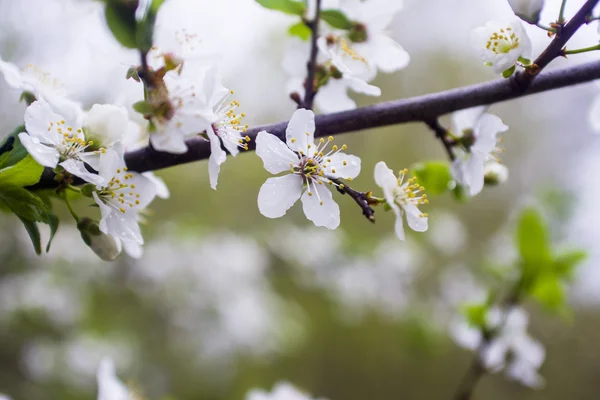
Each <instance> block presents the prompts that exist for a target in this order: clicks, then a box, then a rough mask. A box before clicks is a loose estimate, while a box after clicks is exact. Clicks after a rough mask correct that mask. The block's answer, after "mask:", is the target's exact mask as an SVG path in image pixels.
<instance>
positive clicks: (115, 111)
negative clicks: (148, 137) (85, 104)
mask: <svg viewBox="0 0 600 400" xmlns="http://www.w3.org/2000/svg"><path fill="white" fill-rule="evenodd" d="M128 128H129V117H128V116H127V110H126V109H125V107H121V106H116V105H112V104H94V105H93V106H92V108H91V109H90V111H88V112H87V113H86V114H85V117H84V120H83V133H84V135H85V140H86V141H92V142H93V144H94V146H95V147H96V148H98V147H104V148H109V147H112V146H113V145H114V144H115V143H117V142H121V141H123V138H124V137H125V135H126V134H127V130H128Z"/></svg>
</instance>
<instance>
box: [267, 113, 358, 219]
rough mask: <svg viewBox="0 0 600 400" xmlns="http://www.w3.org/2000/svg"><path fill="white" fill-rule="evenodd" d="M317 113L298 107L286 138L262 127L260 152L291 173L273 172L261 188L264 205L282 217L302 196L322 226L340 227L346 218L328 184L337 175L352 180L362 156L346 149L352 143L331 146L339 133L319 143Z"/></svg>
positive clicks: (272, 168)
mask: <svg viewBox="0 0 600 400" xmlns="http://www.w3.org/2000/svg"><path fill="white" fill-rule="evenodd" d="M314 135H315V115H314V113H313V112H312V111H310V110H305V109H299V110H296V112H294V115H293V116H292V119H291V120H290V122H289V124H288V127H287V130H286V143H287V145H286V143H283V142H282V141H281V140H279V139H278V138H277V137H276V136H274V135H272V134H270V133H268V132H266V131H261V132H259V134H258V136H257V138H256V154H257V155H258V156H259V157H260V158H261V159H262V160H263V163H264V167H265V169H266V170H267V171H269V172H270V173H272V174H279V173H281V172H286V171H287V172H289V174H287V175H283V176H279V177H275V178H269V179H267V181H266V182H265V183H264V184H263V185H262V187H261V188H260V192H259V194H258V209H259V210H260V212H261V214H263V215H264V216H265V217H268V218H279V217H281V216H283V215H285V213H286V212H287V210H288V209H289V208H290V207H291V206H293V205H294V204H295V203H296V201H298V199H299V198H301V200H302V208H303V210H304V214H305V215H306V217H307V218H308V219H309V220H311V221H312V222H313V223H314V224H315V225H316V226H325V227H327V228H329V229H335V228H337V227H338V225H339V224H340V209H339V207H338V205H337V203H336V202H335V201H334V200H333V196H332V194H331V191H330V190H329V188H327V185H328V184H331V185H336V186H337V185H338V183H337V182H333V180H337V179H347V180H349V181H351V180H352V179H354V178H355V177H357V176H358V174H359V173H360V158H358V157H356V156H353V155H349V154H345V153H342V150H346V145H343V146H342V147H341V148H338V147H337V146H336V145H334V146H333V147H332V148H331V150H328V149H327V147H328V146H329V143H330V142H331V141H333V137H329V138H328V139H327V140H325V139H323V138H321V139H320V140H319V141H318V143H317V144H315V136H314Z"/></svg>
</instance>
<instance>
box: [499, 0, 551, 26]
mask: <svg viewBox="0 0 600 400" xmlns="http://www.w3.org/2000/svg"><path fill="white" fill-rule="evenodd" d="M508 4H509V5H510V7H511V8H512V9H513V11H514V13H515V14H516V15H517V17H519V18H521V19H522V20H523V21H526V22H529V23H530V24H535V23H537V22H538V21H539V20H540V13H541V12H542V8H544V0H508Z"/></svg>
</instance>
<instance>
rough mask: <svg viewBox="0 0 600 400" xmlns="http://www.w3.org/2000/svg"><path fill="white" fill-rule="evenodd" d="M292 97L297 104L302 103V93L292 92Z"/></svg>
mask: <svg viewBox="0 0 600 400" xmlns="http://www.w3.org/2000/svg"><path fill="white" fill-rule="evenodd" d="M290 99H292V100H293V101H294V103H296V104H300V103H302V99H301V98H300V93H298V92H292V93H290Z"/></svg>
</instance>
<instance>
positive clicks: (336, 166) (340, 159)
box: [325, 152, 360, 179]
mask: <svg viewBox="0 0 600 400" xmlns="http://www.w3.org/2000/svg"><path fill="white" fill-rule="evenodd" d="M329 160H331V161H329ZM344 163H345V165H344ZM326 164H327V168H326V172H325V173H326V175H327V176H328V177H331V178H334V179H337V178H342V179H354V178H356V177H357V176H358V175H359V174H360V158H359V157H357V156H354V155H352V154H345V153H341V152H340V153H335V154H332V155H331V156H329V157H326ZM334 171H335V172H334Z"/></svg>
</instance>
